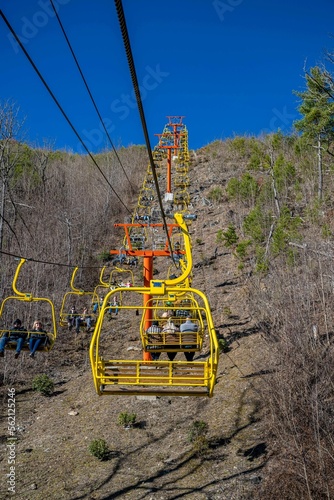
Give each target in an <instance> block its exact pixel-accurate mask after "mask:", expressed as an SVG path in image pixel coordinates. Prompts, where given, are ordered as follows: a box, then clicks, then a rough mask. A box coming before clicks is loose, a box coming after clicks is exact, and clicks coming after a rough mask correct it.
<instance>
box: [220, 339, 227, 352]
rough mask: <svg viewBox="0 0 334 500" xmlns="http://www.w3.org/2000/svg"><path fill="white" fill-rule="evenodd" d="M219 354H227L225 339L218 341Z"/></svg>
mask: <svg viewBox="0 0 334 500" xmlns="http://www.w3.org/2000/svg"><path fill="white" fill-rule="evenodd" d="M218 346H219V352H228V351H229V348H228V345H227V342H226V340H225V339H218Z"/></svg>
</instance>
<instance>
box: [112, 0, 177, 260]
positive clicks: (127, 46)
mask: <svg viewBox="0 0 334 500" xmlns="http://www.w3.org/2000/svg"><path fill="white" fill-rule="evenodd" d="M115 6H116V10H117V15H118V20H119V24H120V28H121V33H122V37H123V42H124V47H125V52H126V55H127V59H128V65H129V69H130V74H131V79H132V85H133V88H134V92H135V96H136V101H137V105H138V110H139V114H140V119H141V123H142V127H143V132H144V137H145V142H146V147H147V152H148V156H149V160H150V166H151V169H152V174H153V179H154V184H155V187H156V190H157V196H158V200H159V206H160V210H161V214H162V219H163V227H164V230H165V232H166V235H167V240H168V246H169V248H170V251H171V256H172V259H173V262H174V264H175V261H174V257H173V252H172V244H171V240H170V237H169V233H168V227H167V222H166V217H165V213H164V209H163V204H162V198H161V193H160V189H159V182H158V176H157V173H156V168H155V164H154V159H153V154H152V149H151V144H150V139H149V135H148V130H147V125H146V119H145V114H144V108H143V104H142V100H141V96H140V89H139V84H138V78H137V73H136V68H135V64H134V59H133V55H132V50H131V44H130V38H129V34H128V29H127V26H126V21H125V15H124V10H123V5H122V1H121V0H115Z"/></svg>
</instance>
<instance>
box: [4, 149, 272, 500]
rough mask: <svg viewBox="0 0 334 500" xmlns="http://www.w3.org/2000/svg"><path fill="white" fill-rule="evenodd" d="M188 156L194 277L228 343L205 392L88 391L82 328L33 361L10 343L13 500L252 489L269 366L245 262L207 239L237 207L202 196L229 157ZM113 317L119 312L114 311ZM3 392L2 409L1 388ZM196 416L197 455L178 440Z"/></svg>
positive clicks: (133, 348)
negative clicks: (200, 448) (201, 442)
mask: <svg viewBox="0 0 334 500" xmlns="http://www.w3.org/2000/svg"><path fill="white" fill-rule="evenodd" d="M195 156H196V158H195V161H194V164H193V167H192V172H191V178H192V184H191V188H190V194H191V200H192V211H193V212H194V213H196V214H197V221H196V222H194V223H193V224H192V226H191V235H192V240H193V255H194V281H193V286H194V287H195V288H198V289H200V290H202V291H203V292H204V293H206V294H207V296H208V297H209V300H210V304H211V307H212V311H213V317H214V321H215V325H216V328H217V331H218V333H219V334H220V335H223V336H224V337H225V339H226V341H227V343H228V346H229V351H228V352H227V353H225V354H221V357H220V362H219V370H218V378H217V385H216V388H215V392H214V397H213V398H211V399H204V398H198V399H197V398H183V397H178V398H176V397H175V398H169V397H162V398H150V397H145V398H144V397H142V398H136V397H98V396H97V395H96V393H95V390H94V386H93V382H92V377H91V372H90V365H89V358H88V345H89V338H88V336H87V334H80V335H79V336H78V337H75V336H74V334H70V333H69V332H67V331H60V333H59V338H58V339H57V345H56V347H55V348H54V349H53V351H52V352H51V353H50V354H49V355H48V356H44V355H43V354H38V356H37V357H36V359H35V360H31V359H29V358H28V357H27V354H26V353H24V354H22V356H21V357H20V358H19V359H18V360H17V361H15V362H14V359H13V356H12V353H9V354H7V355H6V357H5V360H2V363H3V364H4V365H3V366H4V372H5V381H11V380H13V378H14V377H13V376H14V375H16V376H17V377H16V380H22V383H14V384H13V387H14V388H15V391H16V425H17V438H18V439H17V445H16V469H15V473H16V495H15V498H17V499H18V500H27V499H29V500H41V499H45V498H50V499H64V500H74V499H99V500H102V499H111V498H128V499H130V500H139V499H141V498H147V499H150V498H152V499H162V500H165V499H166V500H167V499H173V498H180V497H182V498H189V499H192V500H202V499H226V500H230V499H246V498H254V497H255V494H256V489H257V486H258V484H259V482H260V481H261V475H262V467H263V464H264V463H265V462H266V460H267V458H268V450H267V446H266V435H265V430H264V428H263V424H262V421H261V415H262V412H263V402H262V401H261V397H260V395H259V388H260V384H261V383H262V382H261V381H262V378H263V376H265V375H263V374H265V373H266V372H267V371H268V370H269V368H270V367H268V365H267V362H266V357H267V356H266V345H265V344H264V342H263V339H262V337H261V332H260V331H259V330H258V328H257V326H256V321H255V319H254V318H253V316H252V311H251V310H250V309H249V301H248V293H249V291H248V281H247V280H248V273H247V268H244V269H243V270H242V271H240V270H239V269H238V261H237V260H236V258H235V257H234V256H233V253H232V251H231V250H229V249H227V248H225V247H223V246H222V245H220V246H219V245H217V243H216V235H217V231H218V230H219V229H226V228H227V226H228V224H229V223H230V222H231V220H233V218H234V217H238V213H237V212H236V207H235V206H233V205H232V204H230V203H229V202H227V201H225V202H224V203H220V204H219V205H215V204H213V203H212V202H210V201H209V198H208V194H209V192H210V189H211V188H212V187H214V186H216V185H220V186H224V185H225V184H226V182H227V181H228V179H229V178H230V177H231V176H232V175H235V170H234V167H233V165H232V164H231V165H228V164H227V163H226V164H224V166H222V164H221V161H222V160H221V159H220V160H219V159H217V160H216V161H213V160H212V158H208V157H207V156H206V152H205V150H203V151H199V152H197V153H196V154H195ZM115 321H118V322H121V321H122V317H121V315H119V316H118V318H117V320H115ZM125 339H126V344H127V345H126V348H127V349H130V350H129V353H132V354H133V353H137V355H138V354H139V355H140V343H139V338H138V334H137V332H131V331H129V332H127V334H126V335H125ZM117 342H118V341H117V339H115V343H117ZM123 342H124V340H123ZM117 348H118V346H117V345H116V344H115V350H117ZM206 349H207V347H206ZM133 355H134V354H133ZM203 355H205V349H204V354H203ZM14 363H15V365H14ZM40 373H47V374H48V375H49V376H50V377H51V378H52V379H53V380H54V381H55V384H56V386H55V393H54V394H53V396H51V397H44V396H42V395H40V394H38V393H35V392H33V391H32V390H31V380H32V379H33V377H34V376H35V375H36V374H40ZM11 385H12V384H11ZM3 402H4V408H6V404H7V393H6V392H5V393H4V394H3ZM121 412H129V413H135V414H136V415H137V422H138V425H137V426H136V427H135V428H133V429H124V428H122V427H120V426H119V425H118V416H119V414H120V413H121ZM6 418H7V414H6V413H5V414H4V420H3V424H2V432H1V440H2V448H3V451H4V454H2V466H3V470H4V471H5V473H6V469H8V464H7V456H6V453H7V450H6V444H7V443H8V441H7V438H8V433H7V430H6V429H7V420H6ZM196 420H203V421H205V422H207V423H208V427H209V433H208V441H209V449H208V451H207V453H206V454H205V455H204V456H198V455H196V453H194V450H193V449H192V445H191V444H190V443H189V442H188V439H187V438H188V434H189V430H190V427H191V424H192V423H193V422H194V421H196ZM97 438H103V439H105V440H106V442H107V443H108V446H109V448H110V456H109V459H108V460H106V461H102V462H100V461H98V460H97V459H96V458H95V457H93V456H92V455H90V454H89V451H88V446H89V444H90V442H91V441H92V440H93V439H97ZM6 489H7V487H6V484H5V481H2V484H1V497H2V498H10V497H12V494H10V493H8V492H6Z"/></svg>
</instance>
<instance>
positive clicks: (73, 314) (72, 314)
mask: <svg viewBox="0 0 334 500" xmlns="http://www.w3.org/2000/svg"><path fill="white" fill-rule="evenodd" d="M77 317H78V314H77V311H76V309H75V306H72V307H71V309H70V311H69V313H68V315H67V326H68V329H69V331H71V330H72V328H73V327H74V325H75V321H76V318H77Z"/></svg>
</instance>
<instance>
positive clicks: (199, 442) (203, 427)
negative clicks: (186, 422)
mask: <svg viewBox="0 0 334 500" xmlns="http://www.w3.org/2000/svg"><path fill="white" fill-rule="evenodd" d="M208 430H209V426H208V424H207V423H206V422H204V421H203V420H196V421H195V422H193V423H192V424H191V427H190V430H189V435H188V441H189V442H190V443H192V445H193V449H194V451H195V453H197V454H198V455H204V453H205V452H206V451H207V449H208V448H209V442H208V439H207V437H206V435H207V433H208Z"/></svg>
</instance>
